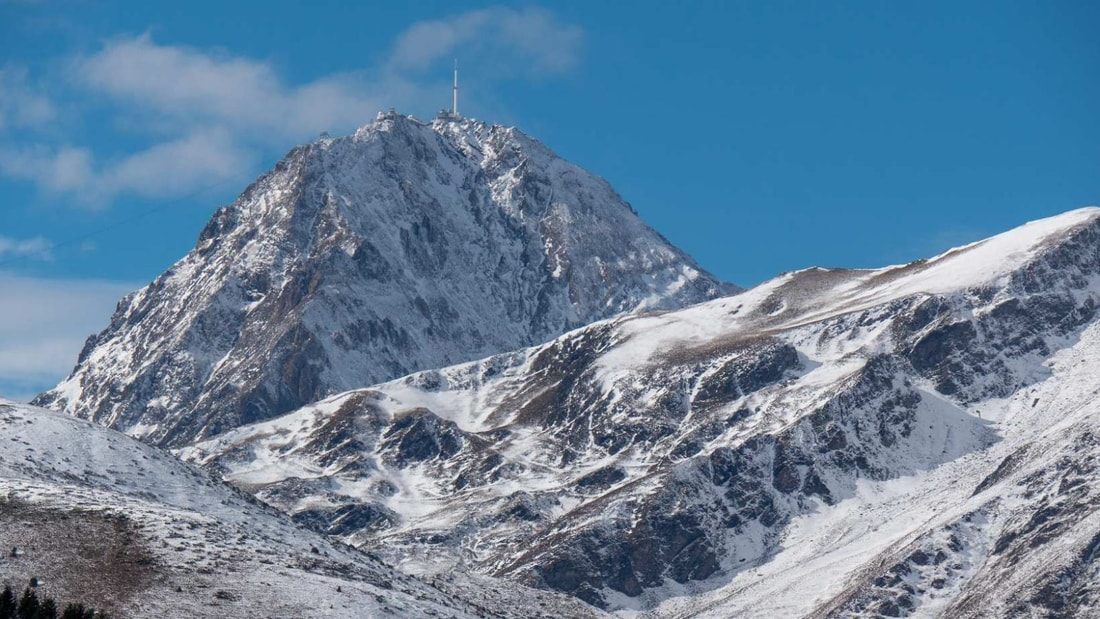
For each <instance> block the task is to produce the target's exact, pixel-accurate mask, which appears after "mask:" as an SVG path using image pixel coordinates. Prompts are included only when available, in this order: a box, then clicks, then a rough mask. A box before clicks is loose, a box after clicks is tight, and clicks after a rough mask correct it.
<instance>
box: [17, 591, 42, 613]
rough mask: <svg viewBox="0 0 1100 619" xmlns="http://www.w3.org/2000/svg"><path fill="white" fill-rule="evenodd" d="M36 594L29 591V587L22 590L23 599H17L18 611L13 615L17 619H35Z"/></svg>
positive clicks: (36, 610) (36, 607) (36, 609)
mask: <svg viewBox="0 0 1100 619" xmlns="http://www.w3.org/2000/svg"><path fill="white" fill-rule="evenodd" d="M37 614H38V594H37V593H35V592H34V591H31V588H30V587H27V588H26V589H23V597H21V598H19V611H18V612H17V613H16V614H15V616H16V617H18V618H19V619H37V617H35V615H37Z"/></svg>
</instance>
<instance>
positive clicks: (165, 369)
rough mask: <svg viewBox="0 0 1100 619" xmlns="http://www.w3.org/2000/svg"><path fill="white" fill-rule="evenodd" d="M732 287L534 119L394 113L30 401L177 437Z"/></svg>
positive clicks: (246, 212) (281, 193)
mask: <svg viewBox="0 0 1100 619" xmlns="http://www.w3.org/2000/svg"><path fill="white" fill-rule="evenodd" d="M734 290H735V288H734V287H732V286H729V285H726V284H722V283H720V282H718V281H716V280H715V279H714V278H713V277H711V276H710V275H708V274H707V273H705V272H703V271H702V270H701V269H700V268H699V267H698V266H697V265H696V264H695V263H694V262H693V261H692V260H691V259H690V258H689V257H688V256H686V255H684V254H683V253H682V252H681V251H679V250H678V249H676V248H674V247H672V246H671V245H669V243H668V242H667V241H666V240H665V239H664V238H662V237H661V236H660V235H659V234H657V233H656V232H654V231H653V230H652V229H650V228H649V227H648V226H646V225H645V224H644V223H643V222H642V221H641V220H640V219H638V217H637V215H636V214H635V213H634V212H633V210H632V209H631V208H630V206H629V205H628V204H626V203H625V202H624V201H623V200H622V198H620V197H619V196H618V194H616V193H615V191H614V190H613V189H612V188H611V186H610V185H608V183H607V182H606V181H604V180H603V179H599V178H596V177H594V176H592V175H591V174H589V173H587V172H586V171H584V170H583V169H581V168H579V167H577V166H576V165H573V164H571V163H568V162H566V161H564V160H562V159H560V158H558V157H557V156H556V155H555V154H554V153H552V152H551V151H550V150H549V149H547V148H546V147H545V146H543V145H542V144H541V143H539V142H538V141H536V140H534V139H532V138H530V137H528V136H526V135H524V134H523V133H521V132H520V131H518V130H516V129H514V128H510V127H502V126H499V125H489V124H486V123H482V122H478V121H473V120H461V121H446V122H443V121H436V122H434V123H431V124H425V123H422V122H419V121H417V120H415V119H412V118H406V117H402V116H397V115H385V116H383V117H381V118H380V119H379V120H378V122H375V123H373V124H370V125H367V126H365V127H363V128H361V129H359V131H357V132H356V133H355V134H354V135H351V136H347V137H343V138H332V139H329V138H325V139H321V140H319V141H317V142H315V143H313V144H308V145H306V146H302V147H299V148H295V149H294V150H292V151H291V152H290V153H289V154H288V155H287V156H286V157H285V158H284V159H283V160H282V161H281V162H279V164H278V165H277V166H276V167H275V169H274V170H272V171H271V172H268V173H267V174H265V175H263V176H262V177H261V178H260V179H258V180H257V181H256V182H255V183H254V184H253V185H252V186H251V187H249V188H248V189H247V190H246V191H245V192H244V193H243V194H242V195H241V196H240V198H238V200H237V201H236V202H234V203H233V204H231V205H230V206H227V207H225V208H223V209H221V210H219V211H218V212H217V213H216V214H215V215H214V217H213V219H212V220H211V221H210V223H209V224H208V225H207V227H206V229H205V230H204V231H203V233H202V235H201V237H200V238H199V241H198V244H197V246H196V247H195V249H194V250H192V251H191V253H189V254H188V255H187V256H186V257H184V258H183V259H182V260H180V261H179V262H177V263H176V264H175V265H174V266H172V267H171V268H170V269H169V270H168V271H167V272H166V273H164V274H163V275H161V276H160V277H159V278H157V280H156V281H154V282H153V283H151V284H150V285H148V286H146V287H145V288H143V289H141V290H139V291H137V292H136V293H134V294H132V295H130V296H128V297H126V298H124V299H123V300H122V301H121V302H120V303H119V306H118V309H117V311H116V312H115V315H114V317H113V318H112V320H111V324H110V326H109V327H107V329H106V330H104V331H103V332H102V333H100V334H99V335H96V336H93V337H92V338H90V339H89V340H88V342H87V344H86V345H85V347H84V350H83V352H82V353H81V354H80V358H79V361H78V364H77V367H76V369H75V370H74V372H73V374H72V375H71V376H70V377H69V378H68V379H66V380H65V381H63V382H62V383H61V384H60V385H58V387H57V388H55V389H54V390H52V391H50V392H47V393H45V394H43V395H41V396H39V397H38V398H37V400H35V403H36V404H39V405H42V406H45V407H48V408H53V409H57V410H63V411H65V412H68V413H71V414H74V415H77V416H80V417H83V418H86V419H92V420H95V421H97V422H99V423H101V424H104V425H108V426H110V427H113V428H117V429H120V430H123V431H126V432H128V433H129V434H131V435H133V436H138V437H141V438H143V439H145V440H146V441H148V442H152V443H156V444H161V445H180V444H183V443H186V442H188V441H190V440H193V439H195V438H198V437H206V436H211V435H214V434H217V433H220V432H223V431H225V430H228V429H231V428H233V427H236V426H238V425H241V424H244V423H250V422H254V421H259V420H262V419H267V418H270V417H273V416H275V415H277V414H280V413H284V412H287V411H290V410H293V409H295V408H298V407H299V406H302V405H304V404H307V403H310V402H314V401H317V400H319V399H321V398H323V397H326V396H329V395H332V394H335V393H338V392H342V391H345V390H347V389H351V388H355V387H362V386H364V385H369V384H372V383H376V382H379V381H382V380H389V379H392V378H396V377H398V376H402V375H404V374H407V373H409V372H412V371H415V370H422V369H427V368H434V367H441V366H445V365H450V364H453V363H458V362H461V361H469V360H471V359H477V358H479V357H483V356H486V355H490V354H494V353H499V352H503V351H507V350H514V349H516V348H520V347H522V346H529V345H532V344H536V343H539V342H544V341H546V340H548V339H550V338H552V337H555V336H557V335H559V334H561V333H563V332H565V331H567V330H569V329H573V328H576V327H580V326H582V325H585V324H588V323H590V322H592V321H595V320H599V319H602V318H607V317H610V316H613V315H615V314H618V313H621V312H628V311H635V310H647V309H662V308H675V307H684V306H686V305H690V304H692V303H696V302H699V301H703V300H707V299H711V298H714V297H716V296H719V295H721V294H728V293H730V292H732V291H734Z"/></svg>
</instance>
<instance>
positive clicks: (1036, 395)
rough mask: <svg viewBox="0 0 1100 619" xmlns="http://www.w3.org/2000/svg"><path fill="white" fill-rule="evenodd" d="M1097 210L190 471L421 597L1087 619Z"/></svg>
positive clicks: (458, 374)
mask: <svg viewBox="0 0 1100 619" xmlns="http://www.w3.org/2000/svg"><path fill="white" fill-rule="evenodd" d="M1098 301H1100V209H1082V210H1079V211H1073V212H1071V213H1067V214H1065V215H1063V216H1060V217H1057V218H1052V219H1049V220H1043V221H1039V222H1034V223H1032V224H1028V225H1027V226H1024V227H1022V228H1019V229H1017V230H1013V231H1011V232H1008V233H1006V234H1004V235H1001V236H998V237H994V238H992V239H989V240H987V241H983V242H980V243H975V244H973V245H969V246H966V247H963V248H959V249H956V250H952V251H950V252H947V253H946V254H943V255H941V256H938V257H936V258H933V259H930V260H927V261H918V262H915V263H912V264H909V265H904V266H898V267H890V268H886V269H880V270H874V271H848V270H826V269H810V270H806V271H800V272H796V273H789V274H786V275H783V276H781V277H779V278H777V279H775V280H773V281H771V282H768V283H765V284H763V285H761V286H758V287H757V288H754V289H752V290H749V291H747V292H744V293H742V294H739V295H735V296H731V297H727V298H723V299H719V300H715V301H712V302H709V303H705V304H702V305H699V306H695V307H692V308H688V309H685V310H680V311H675V312H670V313H658V314H651V315H644V316H628V317H620V318H616V319H612V320H609V321H604V322H600V323H596V324H593V325H591V326H589V327H586V328H583V329H580V330H577V331H573V332H571V333H568V334H566V335H564V336H562V337H560V338H557V339H555V340H554V341H551V342H549V343H547V344H545V345H542V346H538V347H535V348H531V349H527V350H523V351H519V352H515V353H509V354H504V355H498V356H495V357H491V358H488V359H486V360H484V361H480V362H476V363H470V364H465V365H460V366H456V367H452V368H448V369H443V370H436V371H428V372H421V373H418V374H413V375H411V376H409V377H407V378H404V379H400V380H396V381H393V382H389V383H385V384H380V385H376V386H374V387H371V388H369V389H362V390H358V391H353V392H349V393H346V394H342V395H339V396H337V397H334V398H330V399H328V400H325V401H323V402H320V403H318V404H316V405H311V406H308V407H305V408H303V409H301V410H299V411H296V412H294V413H292V414H289V415H286V416H283V417H280V418H277V419H274V420H271V421H268V422H264V423H260V424H255V425H251V426H247V427H244V428H239V429H237V430H234V431H232V432H229V433H227V434H225V435H223V436H221V437H218V438H215V439H212V440H209V441H206V442H202V443H199V444H197V445H194V446H192V447H188V448H186V449H184V450H182V452H181V455H182V456H183V457H185V458H186V459H189V460H192V461H195V462H199V463H202V464H204V465H206V466H209V467H212V468H215V469H217V470H219V471H220V472H221V473H222V474H223V475H224V476H225V478H226V479H227V480H229V481H231V482H232V483H234V484H236V485H238V486H240V487H242V488H244V489H246V490H248V491H250V492H253V493H255V494H257V496H259V497H260V498H262V499H263V500H264V501H266V502H268V503H270V504H272V505H274V506H277V507H279V508H280V509H283V510H285V511H287V512H289V513H291V514H292V515H293V516H294V517H295V518H297V519H298V520H299V521H301V522H304V523H307V524H308V525H309V526H311V527H314V528H316V529H318V530H320V531H323V532H326V533H330V534H333V535H338V536H341V537H342V538H344V539H346V540H348V541H350V542H352V543H354V544H357V545H364V546H367V547H373V548H378V549H379V550H380V551H383V552H387V553H388V556H390V557H393V558H395V559H397V560H401V561H404V562H405V565H406V566H407V567H409V568H412V569H417V570H422V571H425V572H431V571H433V570H436V569H444V568H445V566H450V565H453V564H455V563H461V564H464V565H467V566H469V567H472V568H473V569H476V570H479V571H481V572H484V573H487V574H493V575H497V576H502V577H506V578H509V579H514V580H518V581H520V582H524V583H528V584H533V585H536V586H539V587H543V588H548V589H553V590H558V591H563V592H566V593H569V594H571V595H574V596H577V597H579V598H581V599H583V600H586V601H588V602H590V603H592V604H594V605H598V606H602V607H607V608H646V609H649V612H652V613H653V615H654V616H670V617H671V616H677V617H679V616H714V617H727V616H736V615H754V616H820V617H833V616H836V617H840V616H910V615H920V616H937V615H938V616H952V617H954V616H979V615H980V614H982V613H989V614H993V615H996V616H1033V615H1037V614H1038V615H1042V614H1044V613H1046V614H1062V615H1073V614H1076V615H1083V614H1088V613H1090V612H1096V610H1097V609H1098V608H1100V606H1098V602H1097V596H1098V595H1100V591H1097V589H1096V588H1095V586H1094V583H1095V582H1096V581H1097V578H1096V576H1097V573H1096V570H1097V568H1096V562H1095V555H1096V547H1097V542H1096V539H1100V538H1098V537H1097V535H1100V514H1098V512H1097V510H1096V507H1095V506H1096V500H1097V499H1096V498H1095V497H1094V496H1093V494H1092V486H1093V485H1095V484H1094V482H1095V467H1096V463H1095V460H1096V451H1095V447H1094V446H1095V444H1096V440H1097V439H1096V436H1097V435H1098V434H1097V433H1098V432H1100V427H1098V426H1100V421H1098V419H1100V417H1097V416H1096V415H1095V413H1097V412H1100V411H1097V410H1095V409H1096V407H1097V405H1096V404H1095V403H1094V402H1095V401H1096V395H1097V392H1098V391H1100V383H1098V382H1097V380H1096V378H1095V377H1096V376H1100V355H1098V352H1100V324H1098V321H1097V309H1096V308H1097V302H1098Z"/></svg>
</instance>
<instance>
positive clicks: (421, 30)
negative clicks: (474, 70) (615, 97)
mask: <svg viewBox="0 0 1100 619" xmlns="http://www.w3.org/2000/svg"><path fill="white" fill-rule="evenodd" d="M583 40H584V31H583V30H582V29H581V28H580V27H578V26H575V25H572V24H567V23H564V22H562V21H561V20H559V19H558V18H557V17H556V16H555V15H554V14H553V13H551V12H549V11H546V10H544V9H540V8H534V7H531V8H526V9H519V10H517V9H512V8H506V7H492V8H488V9H482V10H478V11H470V12H467V13H462V14H460V15H456V16H453V17H449V18H446V19H437V20H430V21H423V22H419V23H417V24H414V25H413V26H412V27H410V28H409V29H408V30H406V31H405V32H404V34H402V35H401V36H400V37H398V39H397V43H396V44H395V45H394V48H393V53H392V54H391V56H390V61H389V62H390V65H391V66H392V67H394V68H396V69H399V70H403V69H412V70H421V69H424V68H426V67H428V66H431V65H434V64H436V63H438V62H439V61H440V60H441V59H445V58H448V57H450V56H452V55H454V54H456V53H457V52H458V51H459V50H462V51H463V53H467V54H475V55H484V54H486V53H490V54H492V56H493V57H495V59H496V62H495V64H496V66H495V67H494V68H495V69H497V70H498V71H499V70H501V69H502V68H510V69H522V70H525V71H531V70H534V71H538V72H546V73H559V72H562V71H567V70H569V69H571V68H573V66H574V65H575V64H576V63H577V60H578V56H579V54H580V50H581V44H582V42H583Z"/></svg>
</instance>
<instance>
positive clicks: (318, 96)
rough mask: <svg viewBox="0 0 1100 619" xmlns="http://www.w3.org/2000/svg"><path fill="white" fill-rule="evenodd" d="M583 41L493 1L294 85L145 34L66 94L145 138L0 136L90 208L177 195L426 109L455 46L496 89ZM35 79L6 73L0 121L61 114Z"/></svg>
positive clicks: (78, 69)
mask: <svg viewBox="0 0 1100 619" xmlns="http://www.w3.org/2000/svg"><path fill="white" fill-rule="evenodd" d="M582 39H583V32H582V30H581V29H580V28H579V27H577V26H574V25H570V24H567V23H564V22H562V21H561V20H559V19H558V18H557V17H555V16H554V15H553V14H552V13H550V12H549V11H546V10H543V9H538V8H527V9H512V8H505V7H493V8H488V9H481V10H476V11H470V12H467V13H462V14H459V15H455V16H453V17H449V18H446V19H440V20H431V21H423V22H418V23H416V24H413V25H412V26H411V27H409V28H408V29H407V30H406V31H405V32H404V33H402V34H401V35H399V36H398V37H397V39H396V41H395V43H394V45H393V47H392V48H391V50H390V52H389V53H388V54H386V55H385V56H384V59H383V61H382V62H380V63H379V65H378V66H377V67H375V68H374V69H373V70H372V71H370V72H363V73H355V74H330V75H325V76H322V77H319V78H317V79H314V80H312V81H308V82H305V83H301V84H292V83H290V82H288V81H287V80H286V79H285V78H284V77H283V76H281V75H280V74H279V71H278V70H277V69H276V67H274V66H273V65H271V64H270V63H268V62H264V61H260V60H256V59H252V58H246V57H242V56H237V55H233V54H231V53H229V52H227V51H224V50H204V49H198V48H194V47H189V46H185V45H162V44H159V43H157V42H156V41H154V40H153V38H152V36H150V35H149V34H143V35H140V36H131V37H118V38H115V39H113V40H110V41H108V42H107V43H105V44H104V46H103V47H102V49H100V50H99V51H97V52H95V53H93V54H90V55H83V56H80V57H77V58H74V59H72V61H71V62H70V63H69V64H68V66H69V73H68V77H69V80H70V82H71V85H72V86H74V87H75V88H77V92H76V93H75V94H77V95H79V97H77V98H74V97H73V94H74V93H69V100H68V102H69V103H71V104H72V106H73V107H79V104H77V103H73V102H74V101H77V100H80V99H88V100H90V101H94V102H95V104H96V105H102V104H106V105H107V109H108V110H109V113H110V114H112V115H113V116H114V120H115V121H116V127H118V128H120V129H122V128H123V127H125V131H126V135H125V139H121V140H118V141H116V142H115V143H116V144H130V143H133V142H134V137H135V135H136V136H138V138H139V140H144V141H145V144H144V145H143V146H139V147H136V148H134V149H133V150H131V151H129V152H122V153H111V152H105V151H107V150H108V148H110V146H111V142H110V141H103V142H100V143H99V144H100V145H101V146H100V145H97V147H93V148H89V147H87V146H80V145H77V144H74V143H72V142H64V141H61V142H54V143H43V142H37V143H19V142H17V141H9V142H8V143H7V144H4V143H3V142H0V174H3V175H5V176H8V177H10V178H18V179H23V180H28V181H31V182H33V183H35V184H36V185H37V186H38V187H39V188H40V189H41V190H42V191H43V192H44V193H46V194H48V195H52V196H55V197H61V198H65V199H69V200H71V201H72V202H73V203H74V204H77V205H83V206H92V207H99V206H103V205H105V204H108V203H110V201H111V200H113V199H114V198H115V197H116V196H119V195H122V194H129V195H134V196H139V197H145V198H169V197H176V196H181V195H185V194H186V193H188V192H190V191H194V190H197V189H201V188H203V187H206V186H210V185H213V184H216V183H218V182H220V181H224V180H226V179H229V178H241V179H242V180H243V177H245V176H246V175H248V174H253V173H255V172H257V170H255V169H254V163H255V162H256V161H258V160H259V159H260V158H261V155H263V154H271V153H272V152H273V151H274V150H276V149H278V150H282V149H285V148H287V146H288V145H289V144H288V143H292V142H295V141H300V140H304V139H307V138H310V137H313V136H315V135H317V134H319V133H320V132H322V131H328V132H335V133H339V132H344V131H350V130H351V129H354V128H355V127H357V126H359V125H362V124H365V123H367V122H369V121H370V120H372V119H373V116H374V113H375V112H376V111H378V110H380V109H383V108H386V107H391V106H394V107H398V108H402V109H406V106H422V105H423V102H424V101H426V100H430V98H431V96H430V95H428V94H427V93H428V92H429V91H428V87H429V86H439V83H438V82H434V81H432V80H426V79H425V78H424V75H423V74H424V72H425V70H426V69H428V68H430V67H433V66H437V65H440V64H442V65H443V66H437V68H438V69H441V70H440V71H438V73H439V74H442V75H446V73H447V72H446V69H445V66H446V64H447V63H445V62H443V60H444V59H445V58H448V57H449V56H450V55H452V54H455V53H459V52H461V53H462V55H463V58H466V59H469V60H470V61H471V62H473V63H475V64H477V65H478V66H479V74H480V75H481V77H482V83H491V82H492V81H494V80H499V79H511V78H515V77H517V76H523V77H527V76H531V75H546V74H552V73H560V72H563V71H566V70H568V69H570V68H572V67H573V66H574V65H575V64H576V62H577V58H578V55H579V53H580V47H581V43H582ZM368 75H369V76H370V77H369V78H368ZM440 81H441V80H440ZM28 83H29V82H28V79H27V74H26V72H25V71H18V70H14V69H7V70H5V71H3V72H0V92H3V93H4V96H3V97H0V129H2V126H3V124H4V123H9V124H12V125H13V126H14V124H15V123H20V124H23V125H28V124H33V123H43V122H47V121H49V120H50V119H52V118H54V117H55V116H56V106H55V105H54V103H51V101H50V99H48V98H46V97H44V96H40V95H37V94H35V93H34V92H33V91H32V89H31V88H30V87H29V86H28ZM9 84H10V86H9ZM8 90H10V91H11V92H12V93H16V95H17V96H11V97H9V96H8V95H7V91H8ZM439 90H440V89H439V88H436V90H434V91H431V92H434V93H435V94H437V95H438V94H439V92H438V91H439ZM88 95H91V96H90V97H89V96H88ZM436 98H438V99H441V100H443V101H445V100H446V96H445V95H444V96H439V97H436ZM65 109H66V110H67V111H66V114H65V116H66V117H68V116H69V115H70V114H69V112H68V110H69V106H66V107H65ZM66 135H68V134H66ZM68 139H69V140H71V139H72V138H71V137H69V138H68Z"/></svg>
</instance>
